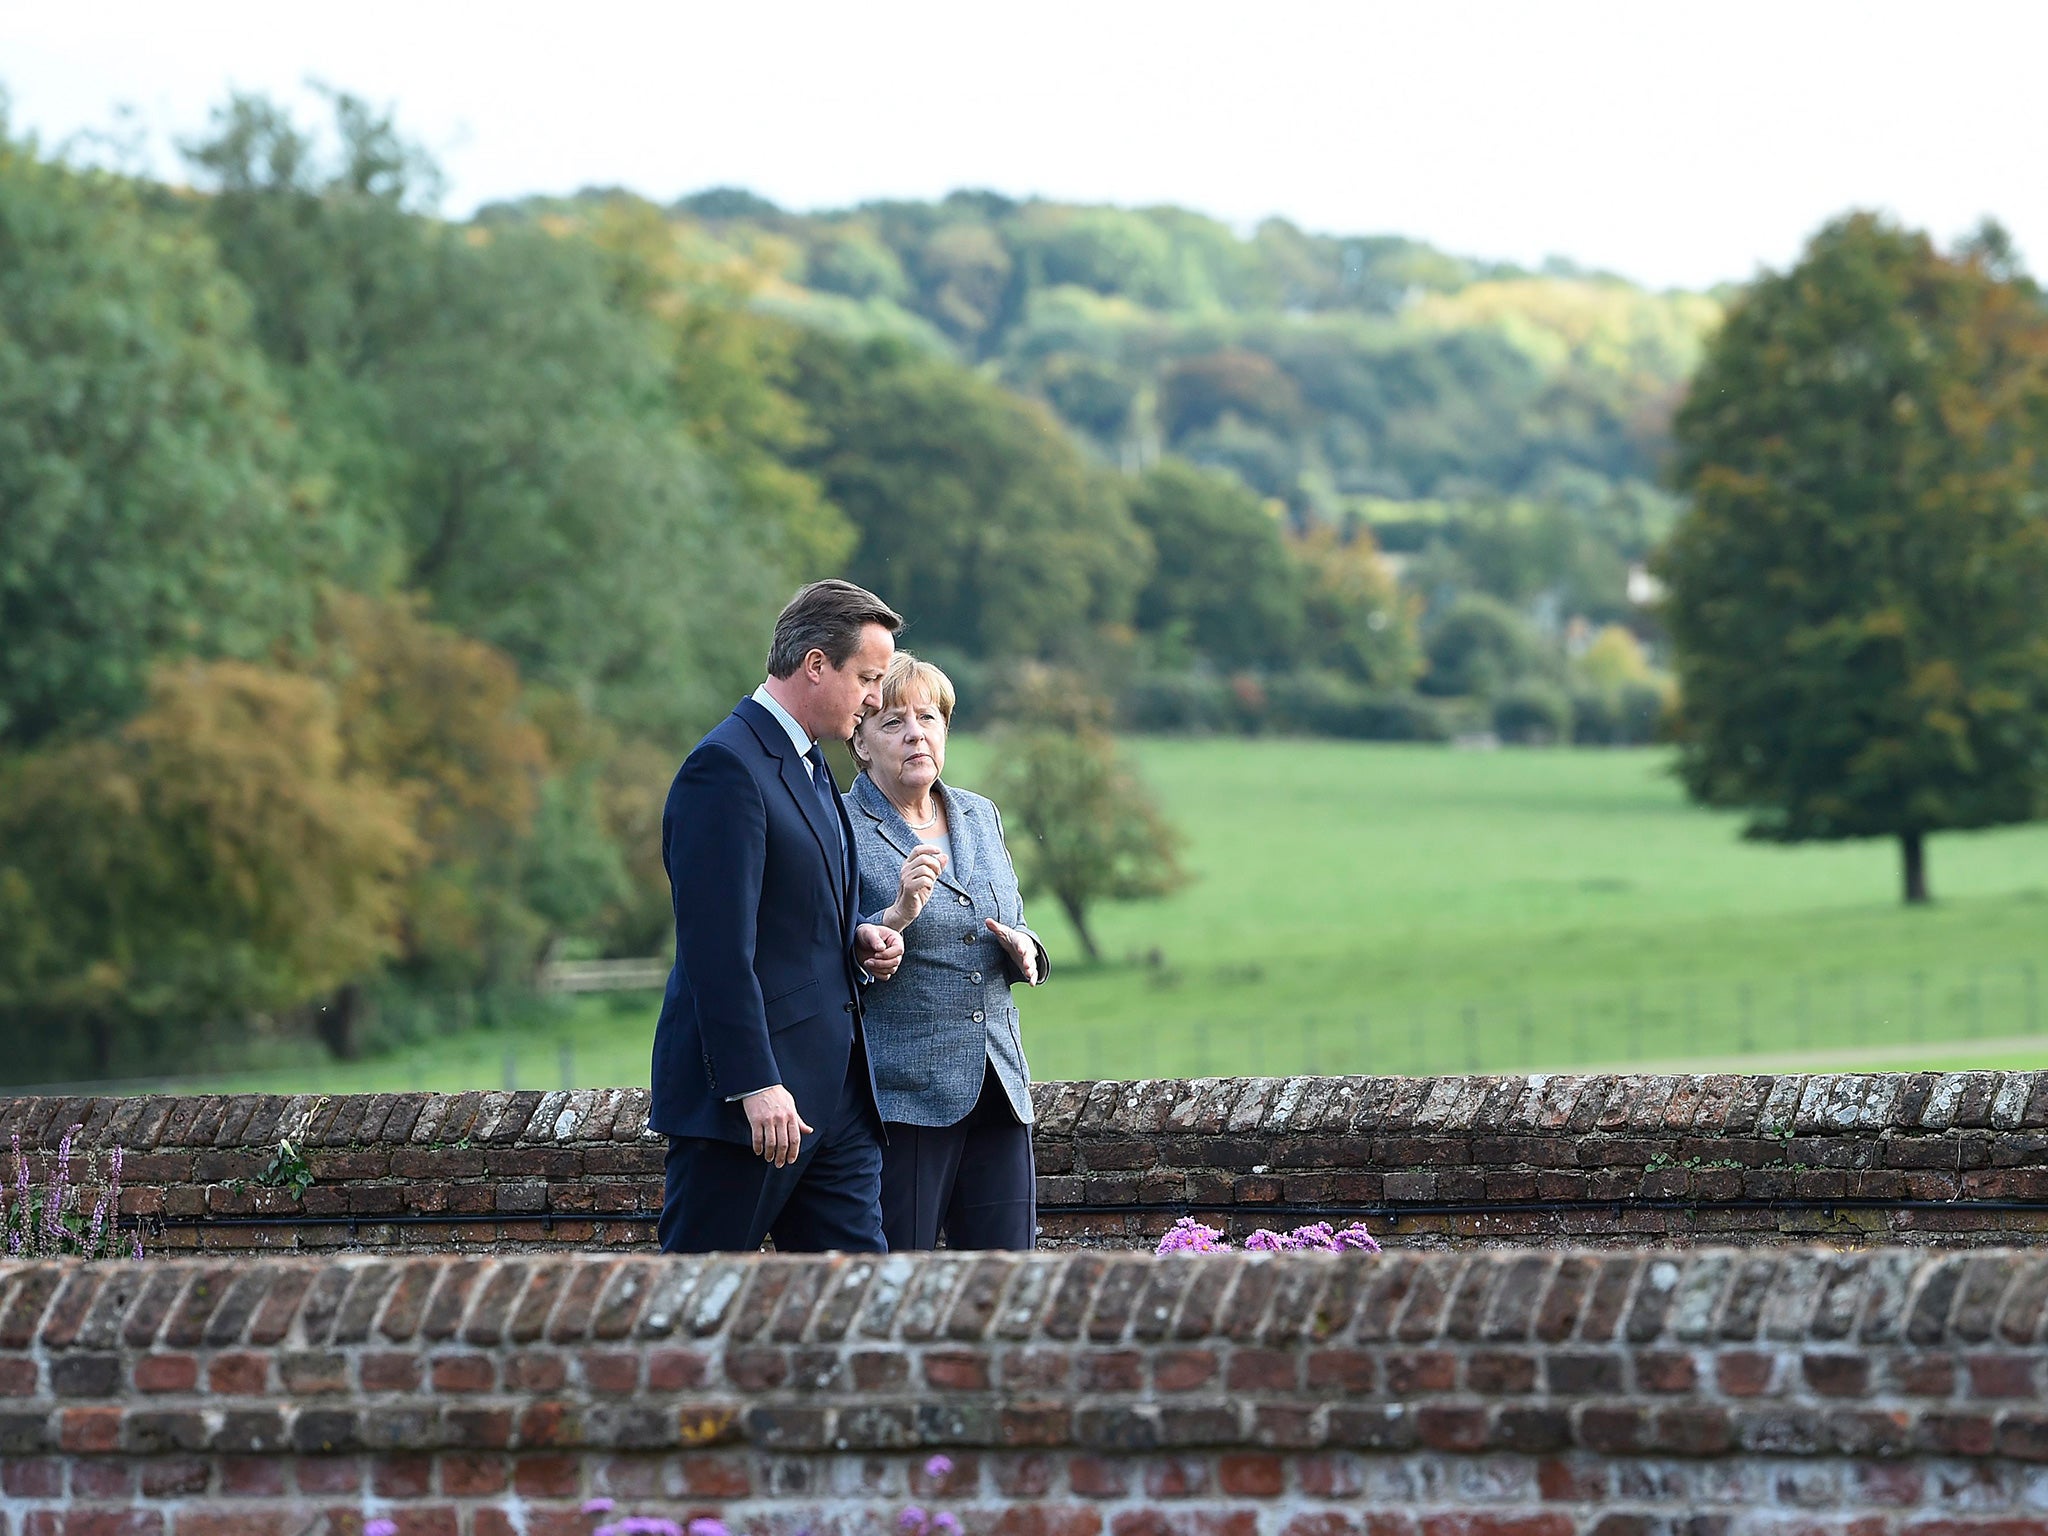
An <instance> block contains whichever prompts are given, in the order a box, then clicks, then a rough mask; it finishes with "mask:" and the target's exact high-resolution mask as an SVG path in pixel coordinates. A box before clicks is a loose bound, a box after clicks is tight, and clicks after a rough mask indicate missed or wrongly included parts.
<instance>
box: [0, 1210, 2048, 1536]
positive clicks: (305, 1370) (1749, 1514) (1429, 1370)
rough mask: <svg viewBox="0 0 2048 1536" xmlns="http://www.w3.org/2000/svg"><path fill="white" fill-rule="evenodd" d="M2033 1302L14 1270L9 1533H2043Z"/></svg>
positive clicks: (1556, 1280) (572, 1272)
mask: <svg viewBox="0 0 2048 1536" xmlns="http://www.w3.org/2000/svg"><path fill="white" fill-rule="evenodd" d="M2044 1311H2048V1255H2028V1254H2020V1253H2015V1252H2011V1251H1996V1250H1983V1251H1978V1252H1974V1253H1953V1254H1943V1253H1937V1252H1930V1251H1928V1250H1925V1249H1912V1250H1902V1249H1884V1250H1870V1251H1865V1252H1861V1253H1854V1254H1845V1253H1840V1252H1835V1251H1829V1250H1819V1249H1806V1248H1797V1249H1786V1250H1783V1251H1777V1252H1772V1251H1765V1250H1759V1249H1754V1248H1750V1249H1711V1248H1704V1249H1691V1250H1684V1251H1673V1252H1667V1253H1651V1254H1617V1253H1612V1252H1597V1251H1565V1252H1557V1251H1524V1252H1519V1253H1516V1252H1500V1253H1496V1252H1470V1253H1434V1254H1417V1253H1407V1254H1394V1255H1388V1256H1384V1257H1377V1258H1375V1257H1369V1256H1364V1255H1311V1254H1302V1255H1276V1256H1262V1255H1225V1256H1217V1257H1207V1258H1168V1259H1153V1258H1151V1257H1150V1256H1148V1255H1134V1254H1125V1255H1105V1254H1094V1253H1040V1254H1034V1255H967V1254H961V1255H950V1254H935V1255H897V1256H891V1257H887V1258H880V1259H870V1258H845V1257H833V1258H794V1257H788V1258H778V1257H775V1256H749V1257H738V1256H727V1257H720V1258H713V1259H691V1260H678V1259H665V1258H662V1257H660V1256H652V1255H626V1256H619V1255H612V1256H605V1255H548V1256H539V1257H533V1258H523V1257H513V1256H485V1257H463V1256H459V1255H432V1256H428V1255H418V1256H411V1257H394V1258H386V1257H375V1256H362V1255H351V1256H346V1257H336V1258H332V1259H328V1260H322V1259H318V1258H312V1257H292V1258H286V1257H266V1256H255V1255H237V1256H232V1257H229V1258H227V1259H225V1260H214V1261H208V1260H202V1259H181V1260H168V1261H162V1262H156V1263H143V1264H118V1265H99V1266H78V1265H69V1266H55V1265H53V1266H43V1267H29V1266H21V1265H13V1266H0V1532H4V1536H17V1533H32V1536H66V1533H70V1536H102V1533H109V1532H121V1533H136V1536H154V1533H169V1536H196V1533H204V1536H268V1533H279V1536H282V1533H286V1532H316V1531H322V1530H325V1531H333V1532H340V1533H344V1536H353V1533H355V1532H358V1531H359V1530H360V1529H361V1528H362V1526H363V1524H364V1522H365V1521H366V1520H368V1519H370V1518H375V1517H385V1518H392V1519H395V1520H396V1521H397V1523H398V1528H399V1531H400V1532H401V1536H430V1533H431V1536H456V1533H458V1532H464V1533H475V1536H510V1533H513V1532H522V1533H527V1536H553V1533H571V1532H584V1531H587V1530H588V1529H589V1528H590V1527H591V1526H592V1525H594V1524H595V1523H596V1520H595V1518H594V1517H592V1516H587V1515H584V1514H582V1513H581V1512H580V1509H581V1505H582V1503H583V1501H585V1500H587V1499H591V1498H611V1499H613V1500H615V1501H616V1503H617V1508H616V1510H615V1512H614V1518H616V1516H618V1515H626V1514H641V1515H656V1516H666V1517H669V1518H687V1517H689V1516H692V1515H717V1516H720V1517H722V1518H723V1519H724V1520H725V1521H726V1522H727V1523H728V1524H729V1525H730V1526H731V1527H732V1528H733V1529H734V1530H735V1531H736V1532H740V1531H744V1532H761V1533H767V1536H794V1533H796V1532H798V1531H809V1532H813V1533H819V1536H823V1533H833V1532H870V1531H871V1532H875V1533H877V1536H880V1533H881V1532H883V1531H886V1530H890V1529H892V1524H893V1520H894V1517H895V1516H896V1514H897V1512H898V1511H899V1509H900V1508H901V1506H902V1505H903V1504H905V1503H907V1502H910V1501H912V1500H915V1501H916V1502H917V1503H919V1504H921V1505H923V1506H925V1507H926V1508H928V1509H931V1510H939V1509H943V1510H946V1511H949V1512H951V1513H953V1514H954V1515H955V1516H956V1517H957V1518H958V1519H959V1521H960V1522H961V1523H962V1525H963V1527H964V1530H965V1532H966V1533H967V1536H1099V1533H1105V1532H1106V1533H1108V1536H1578V1533H1598V1536H1641V1533H1647V1532H1673V1533H1676V1532H1680V1531H1684V1532H1688V1533H1699V1536H1720V1533H1742V1532H1765V1531H1768V1532H1778V1533H1786V1536H1789V1533H1791V1532H1794V1531H1801V1532H1823V1531H1825V1532H1843V1533H1849V1532H1854V1533H1858V1536H1884V1533H1891V1532H1898V1533H1908V1532H1910V1533H1916V1536H1959V1533H1963V1532H1980V1533H1983V1536H2022V1533H2029V1532H2034V1533H2038V1532H2043V1531H2048V1409H2044V1407H2043V1404H2042V1394H2043V1391H2044V1389H2048V1375H2044V1371H2048V1349H2044V1346H2043V1342H2042V1333H2043V1318H2044ZM935 1451H943V1452H945V1453H946V1454H948V1455H949V1456H950V1457H951V1458H952V1460H953V1463H954V1465H953V1468H952V1470H951V1471H950V1472H944V1473H941V1474H938V1475H932V1474H928V1473H927V1472H926V1471H925V1470H924V1464H925V1460H926V1458H927V1457H928V1456H929V1455H930V1454H931V1453H933V1452H935Z"/></svg>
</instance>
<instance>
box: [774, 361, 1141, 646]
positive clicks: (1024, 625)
mask: <svg viewBox="0 0 2048 1536" xmlns="http://www.w3.org/2000/svg"><path fill="white" fill-rule="evenodd" d="M796 363H797V369H798V372H797V378H796V381H795V388H796V393H797V395H798V398H799V399H800V400H801V401H802V402H803V404H804V405H805V406H806V408H807V409H808V410H809V412H810V414H811V417H812V420H813V421H814V423H815V425H816V428H817V432H818V437H817V441H816V443H815V445H814V446H812V447H810V448H808V449H806V450H804V451H803V452H801V453H799V454H798V455H797V456H796V462H797V463H798V464H799V465H800V466H802V467H804V468H806V469H808V470H810V471H811V472H813V473H814V474H816V475H817V476H818V478H819V480H820V481H821V483H822V484H823V485H824V487H825V491H826V494H827V495H828V496H829V497H830V498H831V499H832V501H833V502H834V503H835V504H837V505H838V506H839V507H841V508H842V509H843V510H844V511H845V512H846V514H847V516H848V517H850V518H851V519H852V520H853V523H854V525H855V526H856V527H857V528H858V529H859V530H860V544H859V546H858V548H857V549H856V550H855V552H854V556H853V559H852V562H851V568H850V570H849V573H848V574H849V575H850V576H851V577H852V579H853V580H856V581H859V582H861V583H863V584H864V585H867V586H869V587H872V588H873V589H874V590H876V591H878V592H880V593H882V595H883V596H884V597H886V598H887V599H888V600H889V601H890V602H892V603H894V604H896V605H897V606H898V607H899V608H901V609H903V610H904V611H906V612H909V613H912V614H915V615H916V619H917V630H916V633H917V637H918V640H919V643H920V644H922V643H924V642H925V640H926V639H927V637H928V638H929V640H930V641H931V642H932V643H934V644H939V645H956V646H961V647H964V648H966V649H967V650H969V651H971V652H974V653H976V654H979V655H987V656H1010V655H1017V656H1061V655H1071V654H1073V653H1074V652H1075V650H1076V648H1077V647H1079V646H1082V645H1085V643H1086V641H1087V639H1088V637H1089V636H1090V635H1091V633H1093V632H1095V631H1097V630H1099V629H1100V628H1101V627H1102V626H1105V625H1115V624H1121V623H1123V622H1125V621H1127V620H1128V619H1129V617H1130V615H1131V611H1132V607H1133V604H1134V602H1135V600H1136V597H1137V594H1138V590H1139V587H1140V586H1141V584H1142V583H1143V581H1144V579H1145V576H1146V573H1147V571H1148V568H1149V566H1150V563H1151V557H1152V552H1151V548H1150V544H1149V541H1148V540H1147V539H1146V537H1145V535H1144V532H1143V531H1142V530H1141V529H1140V528H1139V527H1138V526H1137V524H1136V523H1135V522H1134V521H1133V520H1132V517H1131V513H1130V509H1129V507H1128V505H1127V504H1126V502H1125V498H1124V494H1123V490H1122V487H1121V486H1120V485H1119V484H1118V483H1117V481H1116V479H1115V478H1114V477H1113V476H1111V475H1110V474H1108V473H1107V472H1106V471H1103V470H1101V469H1098V468H1096V467H1095V466H1094V465H1092V464H1090V463H1089V462H1088V461H1087V460H1086V459H1085V458H1084V457H1083V456H1082V455H1081V453H1080V452H1079V450H1078V449H1076V448H1075V446H1074V445H1073V443H1072V442H1071V441H1070V440H1069V439H1068V438H1067V436H1066V435H1065V434H1064V433H1063V432H1062V431H1061V430H1060V429H1059V426H1058V424H1057V423H1056V422H1054V421H1053V420H1052V419H1051V418H1050V417H1049V416H1048V415H1047V414H1046V413H1045V412H1044V411H1043V409H1042V408H1040V407H1036V406H1033V405H1030V404H1028V403H1026V402H1024V401H1020V400H1018V399H1017V398H1015V397H1014V396H1011V395H1008V394H1006V393H1005V392H1003V391H1002V390H1000V389H998V388H996V387H995V386H994V385H992V384H987V383H984V382H983V381H982V380H980V379H978V378H976V377H974V376H973V375H971V374H968V373H965V372H963V371H961V370H960V369H958V368H955V367H951V366H949V365H946V364H944V363H940V362H937V361H934V360H932V359H929V358H926V357H923V356H919V355H917V354H915V353H913V352H910V351H908V350H907V349H905V348H903V347H901V346H899V345H897V344H894V343H890V342H884V341H877V342H870V343H868V344H866V345H863V346H849V345H847V344H845V343H843V342H838V341H835V340H832V339H831V338H828V337H825V336H819V335H813V336H809V337H806V338H805V339H804V340H803V341H802V342H801V343H799V345H798V347H797V350H796Z"/></svg>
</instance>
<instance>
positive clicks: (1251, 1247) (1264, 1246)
mask: <svg viewBox="0 0 2048 1536" xmlns="http://www.w3.org/2000/svg"><path fill="white" fill-rule="evenodd" d="M1244 1246H1245V1248H1246V1250H1247V1251H1248V1252H1251V1253H1284V1252H1285V1251H1286V1249H1287V1239H1286V1238H1284V1237H1282V1236H1281V1235H1280V1234H1279V1233H1278V1232H1275V1231H1273V1230H1272V1229H1271V1228H1270V1227H1261V1228H1259V1230H1258V1231H1256V1232H1254V1233H1253V1234H1252V1235H1251V1236H1250V1237H1248V1238H1246V1239H1245V1240H1244Z"/></svg>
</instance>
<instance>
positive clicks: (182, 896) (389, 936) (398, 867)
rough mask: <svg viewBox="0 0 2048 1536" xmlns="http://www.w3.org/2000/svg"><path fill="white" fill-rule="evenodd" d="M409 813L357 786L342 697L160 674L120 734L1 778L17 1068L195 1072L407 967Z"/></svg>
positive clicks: (6, 980)
mask: <svg viewBox="0 0 2048 1536" xmlns="http://www.w3.org/2000/svg"><path fill="white" fill-rule="evenodd" d="M419 851H420V845H419V840H418V839H417V837H416V836H415V834H414V830H413V815H412V806H411V805H410V804H409V803H408V799H407V796H406V795H405V794H404V793H402V792H401V791H400V790H398V789H396V788H394V786H392V785H391V784H390V783H388V782H385V781H383V780H380V779H379V778H377V777H375V776H373V775H370V774H367V773H363V772H361V771H358V770H356V769H355V768H353V767H352V765H351V764H350V762H349V760H348V755H347V753H346V752H345V750H344V747H343V742H342V732H341V728H340V720H339V714H338V710H337V707H336V700H335V697H334V694H333V693H332V692H331V691H330V690H329V689H328V688H326V687H325V686H324V685H322V684H321V683H319V682H317V681H315V680H313V679H311V678H304V677H292V676H286V675H283V674H280V673H277V672H273V671H268V670H265V669H261V668H257V667H253V666H250V665H248V664H246V663H242V662H231V661H221V662H213V663H210V664H201V663H186V664H183V665H180V666H175V667H170V668H167V669H165V670H163V671H161V672H159V673H158V674H157V676H156V678H155V680H154V682H153V684H152V687H151V692H150V701H149V705H148V707H147V708H146V709H145V710H144V711H143V713H142V714H141V715H139V716H138V717H137V718H136V719H135V720H133V721H132V722H131V723H130V724H129V725H128V726H127V727H126V728H124V729H123V730H122V731H121V732H120V733H119V734H117V735H113V736H106V737H99V738H93V739H87V740H81V741H73V742H69V743H65V744H62V745H52V746H49V747H46V748H45V749H44V750H42V751H40V752H36V753H32V754H29V755H27V756H25V757H21V758H17V759H15V760H13V761H12V762H9V763H7V764H5V765H0V1040H4V1041H5V1042H6V1045H7V1060H8V1063H9V1070H11V1071H12V1072H14V1073H17V1074H20V1073H24V1072H27V1073H31V1074H35V1075H52V1074H55V1075H62V1074H65V1073H70V1074H82V1073H85V1072H92V1073H97V1074H100V1075H105V1074H106V1073H108V1072H109V1071H110V1070H113V1069H115V1068H116V1067H117V1066H119V1067H121V1068H123V1069H128V1070H133V1069H137V1068H146V1067H151V1066H155V1067H158V1068H161V1067H163V1066H164V1065H167V1064H168V1063H169V1061H170V1060H171V1059H172V1058H173V1057H177V1058H179V1059H183V1060H185V1061H188V1062H189V1061H190V1060H191V1059H192V1054H193V1047H194V1046H195V1045H197V1044H198V1043H199V1042H201V1041H202V1040H204V1039H206V1038H207V1037H208V1036H209V1034H212V1035H216V1036H217V1035H219V1034H220V1033H221V1032H222V1031H236V1030H240V1029H243V1028H246V1026H247V1021H248V1020H249V1019H250V1018H251V1016H252V1015H255V1014H259V1013H276V1012H279V1011H281V1010H289V1009H293V1008H296V1007H299V1006H301V1005H305V1004H308V1003H311V1002H313V1001H315V1000H316V999H319V998H322V997H324V996H327V995H329V994H331V993H333V992H334V991H335V990H336V989H338V988H339V987H341V986H342V985H343V984H344V983H345V982H347V981H348V980H349V979H351V978H353V977H357V976H361V975H364V974H366V973H368V972H370V971H372V970H373V969H374V968H375V967H376V966H377V965H378V964H379V962H381V961H382V960H384V959H385V958H386V957H387V956H389V955H391V954H392V953H394V952H395V951H396V950H397V948H398V943H399V939H398V928H399V915H400V910H401V892H402V889H403V885H404V882H405V879H406V878H407V876H408V874H409V872H410V871H411V870H412V869H413V868H414V861H415V859H416V858H417V856H418V854H419Z"/></svg>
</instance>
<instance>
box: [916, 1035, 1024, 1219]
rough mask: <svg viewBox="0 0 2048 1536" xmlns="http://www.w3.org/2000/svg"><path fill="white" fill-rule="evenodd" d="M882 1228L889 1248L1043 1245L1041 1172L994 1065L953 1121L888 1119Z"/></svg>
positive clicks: (1022, 1126)
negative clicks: (934, 1123) (976, 1095)
mask: <svg viewBox="0 0 2048 1536" xmlns="http://www.w3.org/2000/svg"><path fill="white" fill-rule="evenodd" d="M882 1232H883V1235H884V1236H885V1237H887V1238H888V1240H889V1251H890V1252H891V1253H897V1252H900V1251H901V1250H903V1249H906V1248H936V1247H938V1245H939V1237H940V1234H942V1233H943V1234H944V1236H945V1239H946V1246H947V1247H948V1248H1031V1247H1034V1246H1036V1244H1037V1242H1038V1170H1037V1169H1036V1167H1034V1166H1033V1164H1032V1158H1031V1127H1030V1126H1028V1125H1020V1124H1018V1122H1017V1117H1016V1115H1015V1113H1013V1112H1012V1110H1011V1109H1010V1098H1009V1095H1008V1094H1006V1093H1004V1092H1003V1085H1002V1083H1001V1082H1000V1081H999V1080H998V1079H997V1077H996V1071H995V1068H994V1067H993V1066H991V1067H990V1068H989V1069H988V1070H987V1072H986V1074H985V1075H984V1076H983V1077H982V1080H981V1097H980V1098H979V1099H977V1100H976V1101H975V1105H974V1108H972V1109H970V1110H969V1111H968V1112H967V1114H966V1116H965V1118H963V1119H960V1120H956V1121H955V1122H954V1123H953V1124H951V1125H940V1126H931V1125H903V1124H900V1123H898V1122H897V1121H894V1120H892V1121H890V1122H889V1142H888V1145H887V1146H885V1147H883V1148H882Z"/></svg>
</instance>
